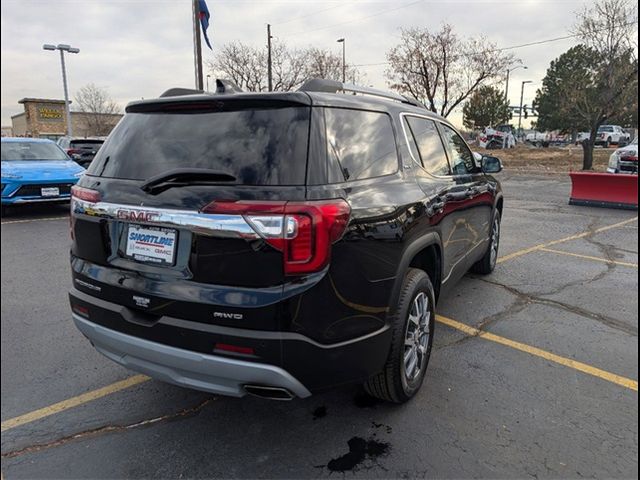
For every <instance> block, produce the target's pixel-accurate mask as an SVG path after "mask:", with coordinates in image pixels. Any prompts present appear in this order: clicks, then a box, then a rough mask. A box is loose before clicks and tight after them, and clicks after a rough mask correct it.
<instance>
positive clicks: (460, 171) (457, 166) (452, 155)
mask: <svg viewBox="0 0 640 480" xmlns="http://www.w3.org/2000/svg"><path fill="white" fill-rule="evenodd" d="M442 127H443V132H444V138H443V140H444V143H445V147H446V148H447V152H449V161H450V162H451V171H452V172H453V174H454V175H465V174H468V173H472V172H474V171H476V166H475V162H474V160H473V154H472V153H471V150H469V147H467V144H466V143H465V142H464V140H463V139H462V137H461V136H460V135H458V134H457V133H456V132H455V130H453V129H452V128H449V127H447V126H446V125H443V126H442Z"/></svg>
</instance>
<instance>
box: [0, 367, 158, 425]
mask: <svg viewBox="0 0 640 480" xmlns="http://www.w3.org/2000/svg"><path fill="white" fill-rule="evenodd" d="M147 380H149V377H147V376H145V375H134V376H133V377H129V378H125V379H124V380H121V381H119V382H115V383H112V384H111V385H107V386H106V387H102V388H98V389H97V390H92V391H90V392H86V393H83V394H82V395H78V396H77V397H72V398H69V399H67V400H63V401H61V402H58V403H54V404H53V405H49V406H48V407H44V408H41V409H39V410H34V411H33V412H29V413H25V414H24V415H20V416H19V417H15V418H11V419H9V420H5V421H4V422H2V431H3V432H4V431H6V430H10V429H12V428H15V427H19V426H20V425H24V424H26V423H31V422H35V421H36V420H40V419H42V418H45V417H48V416H50V415H54V414H56V413H60V412H63V411H65V410H69V409H70V408H73V407H77V406H79V405H82V404H85V403H88V402H91V401H93V400H97V399H99V398H102V397H106V396H107V395H111V394H112V393H115V392H119V391H120V390H124V389H125V388H129V387H132V386H134V385H139V384H141V383H144V382H146V381H147Z"/></svg>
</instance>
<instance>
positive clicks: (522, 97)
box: [518, 80, 533, 135]
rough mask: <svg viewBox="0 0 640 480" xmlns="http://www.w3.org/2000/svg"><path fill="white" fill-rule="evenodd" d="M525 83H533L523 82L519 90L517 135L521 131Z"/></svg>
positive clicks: (529, 81)
mask: <svg viewBox="0 0 640 480" xmlns="http://www.w3.org/2000/svg"><path fill="white" fill-rule="evenodd" d="M526 83H533V82H532V81H531V80H525V81H524V82H522V89H521V90H520V113H519V116H518V135H520V134H521V131H522V102H523V100H524V86H525V84H526Z"/></svg>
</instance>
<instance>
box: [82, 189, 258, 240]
mask: <svg viewBox="0 0 640 480" xmlns="http://www.w3.org/2000/svg"><path fill="white" fill-rule="evenodd" d="M71 212H72V214H73V215H74V216H79V217H80V216H89V217H98V218H106V219H110V220H117V221H120V222H125V223H135V224H144V225H149V226H154V227H169V228H185V229H187V230H190V231H192V232H194V233H197V234H200V235H206V236H209V237H223V238H243V239H247V240H255V239H258V238H260V237H259V235H258V234H257V233H256V232H255V231H254V230H253V228H251V226H250V225H249V224H248V223H247V222H246V221H245V219H244V217H242V215H220V214H216V215H212V214H208V213H200V212H198V211H194V210H172V209H165V208H153V207H137V206H135V205H122V204H117V203H106V202H96V203H94V202H88V201H86V200H80V199H79V198H72V199H71Z"/></svg>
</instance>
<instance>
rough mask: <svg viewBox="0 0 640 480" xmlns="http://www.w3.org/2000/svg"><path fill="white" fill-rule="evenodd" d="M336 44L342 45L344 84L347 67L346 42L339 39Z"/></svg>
mask: <svg viewBox="0 0 640 480" xmlns="http://www.w3.org/2000/svg"><path fill="white" fill-rule="evenodd" d="M337 42H338V43H341V44H342V83H345V82H346V81H347V65H346V48H345V44H346V43H347V42H345V40H344V38H339V39H338V40H337Z"/></svg>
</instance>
